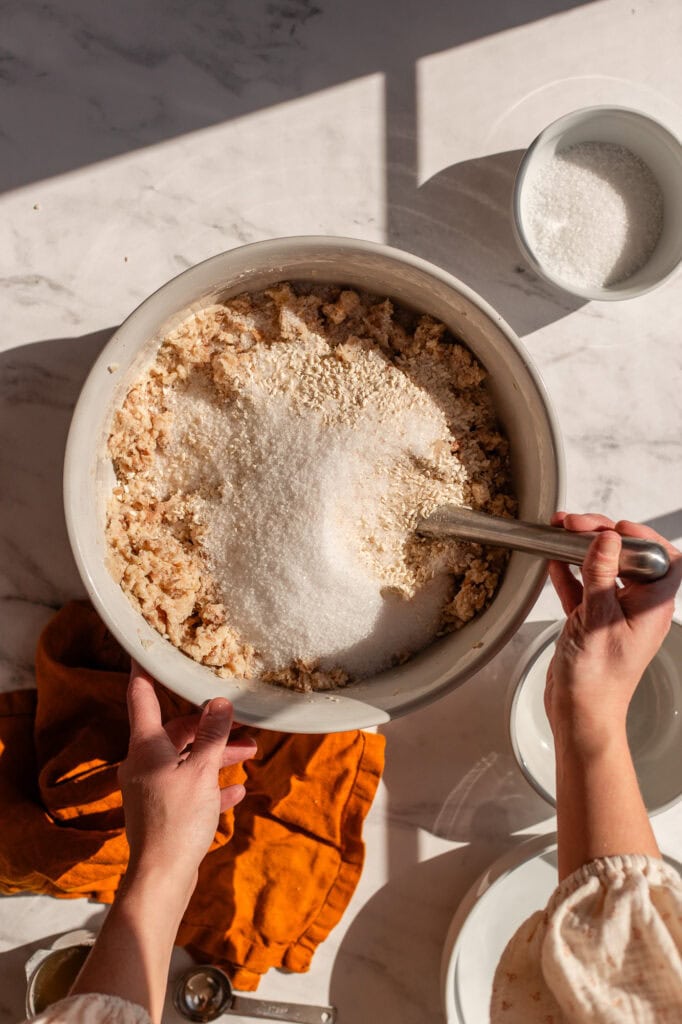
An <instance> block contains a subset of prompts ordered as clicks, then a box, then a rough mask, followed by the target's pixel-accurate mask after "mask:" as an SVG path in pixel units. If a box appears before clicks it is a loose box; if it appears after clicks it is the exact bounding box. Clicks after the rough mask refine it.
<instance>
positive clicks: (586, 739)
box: [552, 716, 630, 768]
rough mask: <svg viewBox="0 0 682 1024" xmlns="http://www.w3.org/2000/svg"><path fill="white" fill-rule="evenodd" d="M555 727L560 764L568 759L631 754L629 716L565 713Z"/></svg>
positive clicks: (584, 759) (558, 762) (584, 760)
mask: <svg viewBox="0 0 682 1024" xmlns="http://www.w3.org/2000/svg"><path fill="white" fill-rule="evenodd" d="M552 731H553V733H554V750H555V756H556V762H557V768H559V767H560V766H561V764H562V762H564V761H566V762H573V761H576V760H577V761H580V762H582V763H587V762H590V761H596V760H602V759H604V758H608V757H610V756H617V757H620V756H622V755H624V754H627V756H628V757H629V756H630V748H629V745H628V739H627V732H626V728H625V716H623V717H622V718H621V717H620V716H619V717H613V718H610V719H600V718H598V717H594V716H591V717H584V716H576V717H562V718H560V719H559V720H558V721H557V722H556V723H555V725H554V726H553V730H552Z"/></svg>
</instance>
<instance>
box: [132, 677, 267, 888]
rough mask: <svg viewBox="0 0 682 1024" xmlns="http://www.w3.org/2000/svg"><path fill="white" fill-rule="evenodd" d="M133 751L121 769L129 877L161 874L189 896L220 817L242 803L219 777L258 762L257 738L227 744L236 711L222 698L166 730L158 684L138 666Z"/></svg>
mask: <svg viewBox="0 0 682 1024" xmlns="http://www.w3.org/2000/svg"><path fill="white" fill-rule="evenodd" d="M128 714H129V717H130V746H129V749H128V755H127V757H126V759H125V761H123V762H122V764H121V766H120V768H119V773H118V774H119V782H120V785H121V791H122V793H123V809H124V814H125V826H126V833H127V837H128V844H129V846H130V863H129V871H128V874H129V876H131V875H132V876H135V875H137V874H139V873H140V872H142V873H145V872H147V871H153V872H155V873H159V872H161V873H162V874H164V875H165V876H170V878H171V880H172V882H173V884H174V885H175V888H176V889H177V890H178V892H181V891H183V890H189V892H191V890H192V889H193V888H194V885H195V883H196V875H197V871H198V868H199V864H200V863H201V861H202V860H203V858H204V856H205V854H206V852H207V850H208V848H209V846H210V844H211V842H212V840H213V837H214V835H215V831H216V827H217V824H218V816H219V814H220V812H221V811H225V810H227V809H228V808H230V807H234V806H235V804H238V803H239V801H240V800H241V799H242V798H243V796H244V787H243V786H242V785H232V786H227V787H226V788H224V789H221V788H220V785H219V780H218V772H219V770H220V768H222V767H225V766H226V765H235V764H238V763H239V762H241V761H245V760H247V759H248V758H250V757H253V756H254V754H255V753H256V744H255V742H254V740H253V739H251V738H238V739H236V740H233V741H232V742H230V743H228V738H229V735H230V729H231V727H232V705H231V704H230V702H229V701H228V700H225V699H224V698H222V697H218V698H214V699H213V700H211V701H209V702H208V704H207V705H206V706H205V708H204V709H203V711H201V712H199V711H197V712H196V713H194V714H191V715H185V716H183V717H181V718H176V719H173V720H171V721H169V722H167V723H166V725H165V726H164V725H163V724H162V722H161V709H160V707H159V702H158V699H157V696H156V693H155V692H154V681H153V679H152V678H151V676H149V675H148V674H147V673H146V672H144V671H143V669H141V668H140V666H139V665H138V664H137V663H136V662H133V663H132V666H131V672H130V684H129V686H128Z"/></svg>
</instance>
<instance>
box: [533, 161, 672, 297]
mask: <svg viewBox="0 0 682 1024" xmlns="http://www.w3.org/2000/svg"><path fill="white" fill-rule="evenodd" d="M521 216H522V220H523V225H524V228H525V231H526V235H527V238H528V243H529V245H530V248H531V249H532V250H533V251H534V253H535V255H536V257H537V259H538V261H539V262H540V263H541V264H542V266H543V267H545V268H546V269H547V270H548V271H550V272H551V273H553V274H554V275H555V276H556V277H558V278H560V279H561V280H563V281H565V282H566V284H568V285H574V286H576V287H581V288H597V287H598V288H603V287H608V286H609V285H614V284H618V283H619V282H621V281H625V280H627V278H629V277H631V276H632V275H633V274H634V273H635V272H636V271H637V270H639V269H640V268H641V267H642V266H644V264H645V263H646V262H647V260H648V259H649V257H650V256H651V254H652V252H653V250H654V249H655V247H656V243H657V242H658V239H659V237H660V234H661V230H662V226H663V197H662V194H661V189H660V187H659V185H658V182H657V181H656V179H655V177H654V175H653V174H652V172H651V170H650V169H649V167H648V166H647V165H646V164H645V163H644V161H643V160H641V159H640V157H638V156H636V155H635V154H634V153H633V152H631V151H630V150H629V149H627V148H626V147H624V146H620V145H615V144H613V143H606V142H583V143H580V144H578V145H574V146H569V147H567V148H566V149H564V150H560V151H558V152H556V153H555V154H554V155H553V156H552V157H551V158H550V159H549V160H548V161H547V162H546V163H545V164H544V165H542V166H540V167H539V168H538V169H537V171H536V172H535V173H534V174H533V175H532V176H529V179H528V181H527V183H526V186H525V188H524V192H523V199H522V210H521Z"/></svg>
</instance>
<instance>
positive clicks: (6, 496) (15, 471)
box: [0, 328, 113, 688]
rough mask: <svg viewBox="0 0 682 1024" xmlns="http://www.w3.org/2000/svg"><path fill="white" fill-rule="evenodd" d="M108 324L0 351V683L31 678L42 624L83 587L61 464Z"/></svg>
mask: <svg viewBox="0 0 682 1024" xmlns="http://www.w3.org/2000/svg"><path fill="white" fill-rule="evenodd" d="M112 333H113V328H105V329H104V330H101V331H96V332H94V333H93V334H87V335H83V336H82V337H76V338H56V339H53V340H50V341H43V342H37V343H36V344H34V345H25V346H22V347H20V348H15V349H11V350H10V351H8V352H3V353H0V479H2V480H3V482H4V487H3V491H4V493H3V501H2V502H1V503H0V602H1V604H2V616H1V621H2V628H1V631H0V685H2V686H3V688H11V687H13V686H20V685H26V684H27V683H29V682H32V677H33V669H32V666H33V652H34V648H35V641H36V637H37V633H38V631H39V629H40V628H41V627H42V625H44V623H45V621H46V620H47V618H48V617H49V615H50V614H51V612H52V610H53V609H56V608H58V607H60V606H61V605H62V604H64V603H65V602H66V601H67V600H69V599H70V598H72V597H78V596H82V595H83V594H84V591H83V586H82V583H81V581H80V578H79V576H78V572H77V570H76V566H75V563H74V561H73V558H72V555H71V549H70V547H69V542H68V538H67V534H66V525H65V522H64V513H63V508H62V465H63V461H64V448H65V445H66V437H67V434H68V429H69V423H70V420H71V413H72V410H73V406H74V405H75V402H76V399H77V397H78V393H79V391H80V388H81V385H82V383H83V381H84V380H85V377H86V376H87V374H88V371H89V370H90V367H91V365H92V363H93V361H94V359H95V358H96V356H97V355H98V354H99V353H100V351H101V350H102V348H103V347H104V345H105V343H106V342H107V341H108V339H109V338H110V336H111V334H112Z"/></svg>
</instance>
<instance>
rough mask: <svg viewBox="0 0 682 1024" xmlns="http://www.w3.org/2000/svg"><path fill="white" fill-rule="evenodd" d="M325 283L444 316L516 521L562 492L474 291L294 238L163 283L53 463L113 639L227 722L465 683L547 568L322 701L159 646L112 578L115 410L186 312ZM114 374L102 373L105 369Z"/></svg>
mask: <svg viewBox="0 0 682 1024" xmlns="http://www.w3.org/2000/svg"><path fill="white" fill-rule="evenodd" d="M297 279H298V280H308V281H320V282H325V281H326V282H336V283H339V284H346V285H348V286H350V287H360V288H365V289H367V290H368V291H370V292H374V293H377V294H380V295H388V296H390V297H392V298H393V299H395V300H396V301H397V302H400V303H403V304H405V305H406V306H409V307H411V308H414V309H417V310H420V311H423V312H428V313H430V314H432V315H433V316H434V317H436V318H438V319H440V320H442V321H443V322H445V323H446V324H447V326H448V327H449V328H450V329H451V330H452V331H453V333H454V334H455V335H457V336H459V337H460V338H462V339H463V340H464V341H465V342H466V344H467V345H469V347H470V348H471V349H472V351H473V352H474V353H475V354H476V355H477V356H478V358H479V359H480V360H481V362H482V363H483V364H484V365H485V366H486V367H487V369H488V371H489V380H490V388H491V392H492V394H493V398H494V401H495V403H496V406H497V409H498V413H499V417H500V421H501V423H502V426H503V428H504V430H505V431H506V433H507V435H508V437H509V440H510V446H511V451H512V468H513V473H514V480H515V486H516V490H517V495H518V497H519V504H520V509H519V513H520V515H521V516H523V517H524V518H528V519H538V520H545V521H546V520H548V519H549V516H550V515H551V513H552V512H553V511H554V510H555V509H556V507H557V503H558V502H559V501H560V499H561V498H562V496H563V451H562V446H561V441H560V437H559V430H558V426H557V422H556V418H555V415H554V413H553V410H552V408H551V405H550V402H549V399H548V397H547V394H546V392H545V389H544V386H543V384H542V382H541V380H540V378H539V375H538V373H537V371H536V369H535V368H534V366H533V364H532V362H531V360H530V358H529V356H528V354H527V352H526V351H525V349H524V347H523V345H522V344H521V342H520V341H519V340H518V338H517V337H516V335H515V334H514V332H513V331H512V330H511V328H510V327H509V326H508V325H507V324H506V323H505V322H504V321H503V320H502V318H501V317H500V316H499V315H498V314H497V313H496V312H495V310H494V309H492V308H491V307H490V306H489V305H488V304H487V303H486V302H485V301H484V300H483V299H481V298H480V297H479V296H478V295H477V294H476V293H475V292H473V291H472V290H471V289H470V288H468V287H467V286H466V285H465V284H463V283H462V282H461V281H458V280H457V279H456V278H454V277H452V276H451V275H450V274H448V273H446V272H445V271H444V270H441V269H439V268H438V267H435V266H433V265H432V264H430V263H427V262H426V261H425V260H422V259H419V258H418V257H416V256H413V255H411V254H409V253H406V252H402V251H400V250H398V249H392V248H389V247H388V246H384V245H381V244H378V243H372V242H364V241H359V240H356V239H347V238H334V237H318V236H299V237H293V238H280V239H272V240H269V241H264V242H256V243H253V244H251V245H247V246H242V247H240V248H237V249H233V250H230V251H228V252H224V253H221V254H219V255H217V256H214V257H212V258H211V259H209V260H206V261H205V262H203V263H200V264H198V265H197V266H195V267H192V268H190V269H189V270H186V271H185V272H184V273H182V274H180V275H179V276H178V277H176V278H174V279H173V280H172V281H169V282H168V283H167V284H165V285H163V287H161V288H160V289H159V290H158V291H156V292H155V293H154V294H153V295H151V296H150V297H149V298H148V299H146V300H145V301H144V302H143V303H142V304H141V305H140V306H139V307H138V308H137V309H136V310H135V311H134V312H133V313H131V315H130V316H129V317H128V318H127V319H126V320H125V322H124V323H123V324H122V325H121V326H120V327H119V329H118V330H117V331H116V332H115V334H114V335H113V337H112V338H111V340H110V341H109V343H108V344H107V345H106V347H105V348H104V350H103V351H102V353H101V355H100V356H99V358H98V359H97V361H96V362H95V364H94V366H93V368H92V370H91V372H90V374H89V376H88V378H87V380H86V382H85V384H84V386H83V389H82V392H81V395H80V398H79V400H78V403H77V405H76V408H75V411H74V414H73V420H72V424H71V429H70V431H69V437H68V442H67V449H66V458H65V465H64V502H65V512H66V522H67V528H68V534H69V539H70V543H71V546H72V549H73V553H74V556H75V560H76V563H77V566H78V569H79V572H80V575H81V577H82V579H83V582H84V584H85V587H86V589H87V592H88V594H89V596H90V598H91V600H92V602H93V605H94V606H95V608H96V610H97V612H98V613H99V615H100V616H101V618H102V619H103V621H104V622H105V624H106V625H107V627H108V629H109V630H110V631H111V633H112V634H113V636H114V637H115V638H116V639H117V640H118V641H119V642H120V644H121V645H122V646H123V647H124V648H125V649H126V650H127V651H128V652H129V653H130V654H131V655H132V656H133V657H135V658H136V659H137V661H138V662H139V663H140V664H141V665H142V666H143V667H144V668H145V669H146V670H147V671H149V672H150V673H151V674H152V675H154V676H155V678H157V679H159V680H160V681H162V682H163V683H164V684H165V685H166V686H167V687H168V688H169V689H170V690H172V691H174V692H176V693H178V694H180V695H181V696H183V697H185V698H187V699H188V700H189V701H191V702H192V703H194V704H197V705H200V704H202V703H203V702H205V701H206V700H207V699H209V698H210V697H215V696H225V697H228V698H229V699H230V700H232V702H233V704H234V707H235V716H236V718H237V720H239V721H241V722H244V723H246V724H251V725H257V726H260V727H263V728H270V729H280V730H283V731H290V732H303V733H326V732H334V731H342V730H345V729H355V728H364V727H369V726H375V725H380V724H381V723H384V722H387V721H388V720H389V719H391V718H392V717H395V716H397V715H400V714H404V713H405V712H408V711H411V710H413V709H415V708H418V707H420V706H422V705H424V704H427V703H429V702H430V701H432V700H435V699H436V698H437V697H439V696H441V695H443V694H445V693H446V692H448V691H449V690H451V689H452V688H453V687H454V686H456V685H459V684H460V683H461V682H463V681H464V680H465V679H467V678H469V677H470V676H471V675H473V674H474V673H475V672H477V671H478V670H479V669H480V668H482V666H483V665H485V663H486V662H487V661H488V660H489V659H490V658H492V657H493V655H494V654H496V653H497V652H498V651H499V650H500V649H501V648H502V647H503V646H504V644H506V643H507V641H508V640H509V639H510V638H511V636H512V635H513V634H514V633H515V631H516V630H517V629H518V627H519V626H520V624H521V623H522V622H523V620H524V618H525V617H526V615H527V614H528V611H529V610H530V608H531V607H532V605H533V604H534V602H535V600H536V598H537V596H538V594H539V592H540V590H541V588H542V585H543V582H544V579H545V575H546V569H545V562H544V561H542V560H540V559H537V558H533V557H531V556H529V555H521V554H518V553H514V554H513V555H512V557H511V559H510V561H509V565H508V568H507V572H506V574H505V577H504V580H503V581H502V584H501V586H500V589H499V592H498V594H497V595H496V597H495V599H494V601H493V602H492V604H491V605H490V607H489V608H488V609H487V610H486V611H485V612H484V613H483V614H482V615H481V616H479V617H478V618H477V619H475V620H474V621H472V622H471V623H469V624H467V626H466V627H464V629H462V630H460V631H459V632H457V633H454V634H451V635H450V636H448V637H444V638H442V639H440V640H439V641H437V642H436V643H434V644H432V645H431V646H430V647H428V648H427V649H425V650H424V651H422V652H420V653H419V654H418V655H416V656H415V657H414V658H412V659H410V661H408V662H407V663H406V664H404V665H401V666H399V667H397V668H394V669H390V670H387V671H385V672H383V673H381V674H380V675H377V676H375V677H373V678H371V679H365V680H361V681H359V682H357V683H354V684H353V685H351V686H349V687H347V688H345V689H342V690H337V691H334V692H333V693H331V694H329V693H326V694H325V693H311V694H300V693H294V692H292V691H288V690H285V689H281V688H279V687H274V686H271V685H269V684H266V683H263V682H260V681H244V680H234V679H220V678H218V677H217V676H216V675H215V673H214V672H212V671H211V670H210V669H209V668H206V667H205V666H202V665H200V664H198V663H196V662H194V661H193V660H191V659H190V658H188V657H187V656H185V655H184V654H182V653H181V652H180V651H178V650H177V649H176V648H175V647H173V645H172V644H171V643H170V642H169V641H167V640H165V639H164V638H162V637H161V636H160V635H159V634H158V633H157V632H156V631H155V630H154V629H153V628H152V627H151V626H149V625H148V624H147V623H146V622H145V620H144V619H143V618H142V616H141V615H140V613H139V612H138V611H137V610H136V609H135V608H134V607H133V605H132V604H131V603H130V601H129V600H128V598H127V597H126V595H125V594H124V593H123V591H122V590H121V588H120V587H119V586H118V585H117V584H116V583H115V581H114V580H113V578H112V577H111V575H110V574H109V572H108V570H107V568H106V564H105V559H106V545H105V536H104V524H105V515H106V509H105V505H106V497H107V495H108V493H109V492H110V489H111V486H112V484H113V481H114V476H113V468H112V466H111V460H110V459H109V458H108V456H107V454H106V440H107V437H108V435H109V432H110V424H111V417H112V414H113V410H114V409H115V408H116V406H117V405H118V404H119V403H120V402H121V401H122V400H123V398H124V396H125V394H126V392H127V390H128V388H129V387H130V385H131V384H132V383H133V381H134V380H135V379H136V378H138V377H139V376H140V375H141V374H142V373H143V372H144V370H145V369H146V368H147V367H148V366H149V365H150V363H151V362H152V361H153V359H154V356H155V354H156V351H157V349H158V347H159V345H160V343H161V341H162V339H163V337H164V336H165V335H166V333H167V332H168V330H169V329H171V328H172V327H173V326H174V325H176V324H177V323H178V322H180V320H182V319H183V318H184V317H185V316H187V315H188V314H189V313H190V312H192V311H196V310H197V309H200V308H202V307H204V306H206V305H208V304H209V303H211V302H214V301H219V300H221V299H226V298H228V297H231V296H234V295H237V294H239V293H240V292H244V291H256V290H259V289H261V288H264V287H267V286H268V285H271V284H274V283H275V282H276V281H282V280H297ZM112 371H113V372H112Z"/></svg>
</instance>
